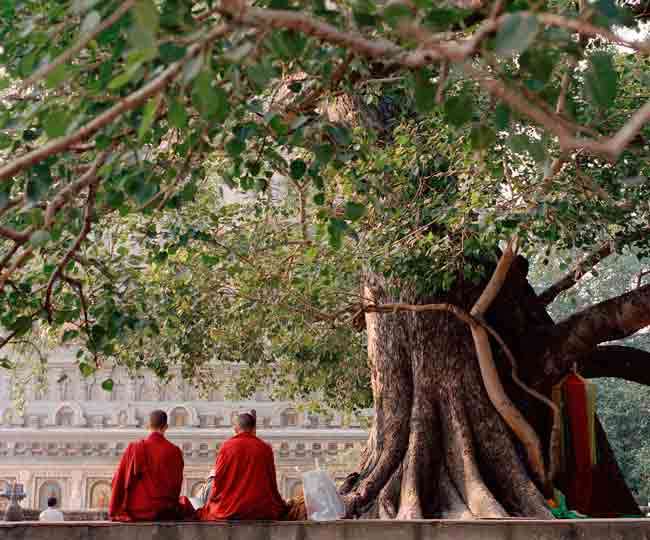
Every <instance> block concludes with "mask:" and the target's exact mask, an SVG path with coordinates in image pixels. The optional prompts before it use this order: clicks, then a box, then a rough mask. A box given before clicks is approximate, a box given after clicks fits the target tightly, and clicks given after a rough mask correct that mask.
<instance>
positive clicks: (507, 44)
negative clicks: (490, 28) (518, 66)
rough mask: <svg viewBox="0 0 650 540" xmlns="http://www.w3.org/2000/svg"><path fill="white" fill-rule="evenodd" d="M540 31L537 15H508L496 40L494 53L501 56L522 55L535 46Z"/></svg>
mask: <svg viewBox="0 0 650 540" xmlns="http://www.w3.org/2000/svg"><path fill="white" fill-rule="evenodd" d="M538 30H539V22H538V21H537V17H535V15H520V14H518V13H514V14H511V15H507V16H506V20H505V22H504V23H503V24H502V26H501V28H500V29H499V31H498V32H497V35H496V38H495V40H494V52H495V53H496V54H497V55H499V56H514V55H516V54H521V53H522V52H524V51H525V50H526V49H528V47H530V46H531V45H532V44H533V42H534V41H535V38H536V37H537V32H538Z"/></svg>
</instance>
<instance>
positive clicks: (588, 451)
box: [552, 373, 640, 518]
mask: <svg viewBox="0 0 650 540" xmlns="http://www.w3.org/2000/svg"><path fill="white" fill-rule="evenodd" d="M552 398H553V402H554V403H555V404H556V405H557V406H558V407H559V408H560V410H561V411H562V415H561V421H562V426H561V428H562V429H561V431H560V433H561V438H560V443H561V444H560V450H559V451H560V460H559V462H560V468H559V470H558V473H559V474H558V477H557V486H558V487H559V488H560V489H561V490H562V491H564V492H565V493H566V502H567V506H568V508H569V509H571V510H577V511H579V512H581V513H582V514H586V515H588V516H591V517H608V518H611V517H622V516H632V515H639V514H640V511H639V507H638V505H637V504H636V501H634V498H633V497H632V495H631V493H630V491H629V489H628V488H627V486H626V484H625V479H624V478H623V477H622V475H621V472H620V469H619V468H618V465H617V464H616V458H615V456H614V453H613V452H612V449H611V448H610V446H609V443H608V441H607V436H606V434H605V432H604V430H603V428H602V426H601V425H600V422H599V420H598V418H597V415H596V385H595V384H593V383H592V382H590V381H586V380H585V379H583V378H582V377H580V376H579V375H577V374H576V373H573V374H571V375H569V376H568V377H566V378H565V379H563V380H562V381H561V382H560V383H558V384H557V385H555V386H554V387H553V391H552Z"/></svg>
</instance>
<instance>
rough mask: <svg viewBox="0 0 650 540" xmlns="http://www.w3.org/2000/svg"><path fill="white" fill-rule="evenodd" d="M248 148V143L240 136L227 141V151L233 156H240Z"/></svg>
mask: <svg viewBox="0 0 650 540" xmlns="http://www.w3.org/2000/svg"><path fill="white" fill-rule="evenodd" d="M244 150H246V143H245V142H244V141H242V140H241V139H239V138H238V137H233V138H232V139H230V140H229V141H228V142H227V143H226V152H228V154H230V156H232V157H238V156H240V155H241V154H242V153H243V152H244Z"/></svg>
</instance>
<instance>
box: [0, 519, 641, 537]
mask: <svg viewBox="0 0 650 540" xmlns="http://www.w3.org/2000/svg"><path fill="white" fill-rule="evenodd" d="M0 540H650V519H616V520H608V519H589V520H586V519H585V520H557V521H538V520H481V521H455V520H422V521H406V522H404V521H401V522H400V521H379V520H368V521H365V520H358V521H336V522H329V523H315V522H239V523H235V522H225V523H196V522H186V523H110V522H67V523H66V522H64V523H39V522H19V523H0Z"/></svg>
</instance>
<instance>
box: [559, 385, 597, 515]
mask: <svg viewBox="0 0 650 540" xmlns="http://www.w3.org/2000/svg"><path fill="white" fill-rule="evenodd" d="M564 388H565V397H566V406H567V410H568V413H569V423H570V428H571V445H572V456H571V457H572V458H573V459H572V463H569V464H568V479H567V480H568V482H567V493H566V497H567V503H568V505H569V508H570V509H572V510H577V511H578V512H581V513H583V514H587V515H589V511H590V507H591V495H592V491H593V471H592V465H591V437H590V435H589V418H588V402H587V389H586V385H585V382H584V381H583V380H582V379H581V378H580V377H578V376H577V375H575V374H571V375H569V376H568V377H567V380H566V382H565V386H564Z"/></svg>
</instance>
